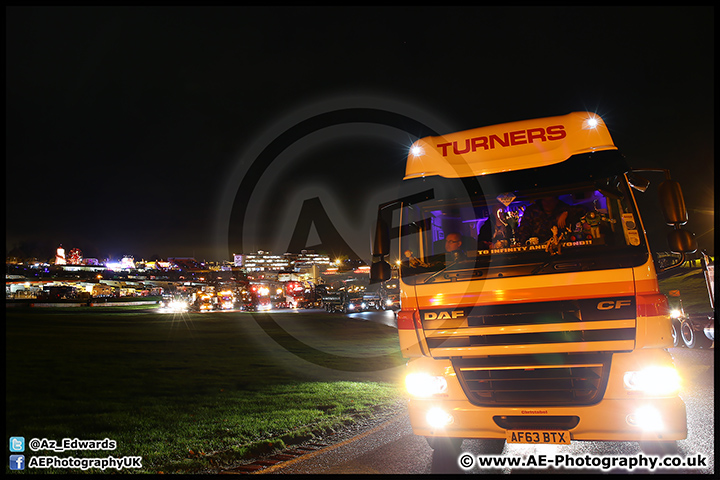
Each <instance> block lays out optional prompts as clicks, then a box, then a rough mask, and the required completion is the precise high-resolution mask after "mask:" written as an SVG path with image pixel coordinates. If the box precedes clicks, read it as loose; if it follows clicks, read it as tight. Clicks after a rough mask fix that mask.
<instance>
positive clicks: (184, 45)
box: [6, 7, 714, 260]
mask: <svg viewBox="0 0 720 480" xmlns="http://www.w3.org/2000/svg"><path fill="white" fill-rule="evenodd" d="M345 108H356V109H362V108H366V109H367V108H370V109H373V111H374V113H372V112H371V113H372V114H371V115H369V116H367V115H365V116H364V115H363V114H362V112H360V113H353V112H350V113H348V114H347V115H346V118H344V119H343V120H342V121H339V120H337V119H333V120H332V121H331V123H330V124H325V123H322V122H319V123H317V122H316V124H313V125H309V126H308V127H307V129H306V131H305V132H304V133H300V134H297V135H296V138H295V139H294V140H292V141H290V140H287V141H286V142H285V143H286V146H287V147H288V148H285V149H282V148H281V149H280V150H278V151H277V152H276V153H277V155H276V157H274V158H276V160H273V162H272V166H271V167H269V168H268V169H267V170H265V171H264V172H263V173H262V175H260V176H259V177H258V178H257V179H256V180H257V181H253V184H252V186H251V187H252V188H251V190H247V191H248V192H249V193H248V195H247V199H248V202H247V205H243V206H242V208H247V209H248V215H247V216H246V218H247V221H248V222H254V223H253V224H252V225H247V228H246V226H243V228H244V230H243V231H244V232H245V233H244V237H243V240H242V248H243V249H244V250H245V251H246V253H247V252H249V251H254V250H256V249H265V250H272V251H273V252H275V253H283V252H282V251H281V250H283V249H284V246H286V245H288V243H289V238H290V236H291V233H292V231H293V227H294V226H295V223H296V222H297V218H298V212H299V211H300V207H301V205H302V203H303V201H304V200H306V199H308V198H312V197H314V196H318V197H319V198H320V199H321V201H322V204H323V206H324V207H325V209H326V210H327V213H328V216H329V217H330V219H331V221H332V222H333V223H334V224H335V226H336V228H337V230H338V231H339V232H340V234H341V235H343V236H345V237H353V240H351V239H350V238H348V243H353V242H355V244H354V248H355V249H356V250H362V249H363V248H364V246H367V250H368V251H369V235H370V234H369V230H370V229H371V228H372V224H371V221H370V220H369V217H371V214H370V213H368V212H372V210H373V208H375V207H372V205H371V204H372V203H373V202H375V205H377V203H378V202H377V201H378V199H380V201H382V198H383V194H384V193H385V192H387V191H388V189H390V188H392V185H393V184H394V183H396V182H400V180H401V177H402V174H403V168H404V167H403V155H404V150H403V149H404V148H406V147H407V145H409V143H410V142H411V141H412V140H413V138H411V137H412V136H413V135H425V134H428V133H430V131H431V130H443V129H447V131H438V133H449V132H450V131H453V130H464V129H469V128H475V127H479V126H484V125H490V124H495V123H501V122H507V121H514V120H523V119H528V118H536V117H544V116H552V115H562V114H566V113H569V112H571V111H577V110H586V109H587V110H592V111H595V112H597V113H599V114H601V115H602V116H603V118H604V119H605V121H606V123H607V124H608V125H609V128H610V131H611V134H612V135H613V138H614V140H615V143H616V144H617V145H618V146H619V147H620V148H621V150H623V151H624V153H625V154H626V155H627V157H628V158H629V159H630V162H631V164H632V165H634V166H638V167H639V166H643V167H652V168H672V171H673V178H675V179H677V180H679V181H681V182H682V184H683V191H684V193H685V196H686V201H687V204H688V207H689V209H690V216H691V220H690V222H689V223H688V228H690V229H692V230H694V231H695V233H696V234H697V236H698V238H699V241H700V244H701V246H702V247H704V248H707V249H709V250H710V251H711V252H712V251H713V250H714V231H713V225H714V182H713V178H714V167H713V155H714V9H713V8H679V7H667V8H658V7H642V8H624V7H619V8H546V7H539V8H431V7H427V8H417V7H403V8H398V7H392V8H390V7H388V8H381V7H367V8H327V7H322V8H289V7H273V8H264V7H263V8H240V7H238V8H197V7H187V8H180V7H175V8H135V7H134V8H116V7H112V8H90V7H74V8H68V7H62V8H55V7H8V8H6V174H7V176H6V188H7V190H6V200H7V201H6V253H7V252H8V251H10V250H12V249H14V248H22V249H24V250H28V251H30V250H35V251H37V252H38V253H37V254H39V255H40V256H41V257H46V258H50V257H51V256H52V255H53V252H54V249H55V247H56V246H57V245H59V244H62V245H63V246H64V247H65V248H66V249H70V248H80V249H81V250H82V251H83V252H84V254H85V255H86V256H94V257H98V258H107V257H108V256H111V257H113V258H118V257H121V256H122V255H125V254H131V255H134V256H135V257H136V258H150V257H151V256H153V255H157V256H159V257H161V258H167V257H174V256H179V257H185V256H194V257H196V258H198V259H207V260H226V259H230V254H231V253H240V252H236V251H233V249H234V248H235V246H237V242H235V243H234V244H233V245H232V246H229V245H228V230H232V228H230V227H229V226H228V223H229V222H230V221H231V219H233V218H235V217H234V216H233V215H232V212H233V209H237V208H239V206H238V205H234V202H235V198H236V192H237V191H238V187H239V186H240V185H241V184H242V180H243V178H246V177H245V176H244V175H245V174H246V173H247V172H248V171H249V169H250V168H251V166H252V164H253V162H254V161H255V159H256V158H257V157H258V155H259V153H260V152H261V151H263V148H264V147H265V146H267V145H270V144H271V143H272V142H273V140H276V139H278V138H285V137H282V135H283V134H284V133H285V132H287V131H288V130H292V128H293V127H294V126H296V125H298V124H302V122H303V120H305V119H308V118H311V117H313V116H314V115H318V114H319V113H325V112H330V111H337V110H342V109H345ZM388 111H393V112H394V115H395V116H394V118H391V119H389V121H387V122H386V121H385V119H384V117H383V115H382V113H383V112H388ZM390 116H392V115H390ZM332 122H336V123H337V126H336V128H332V127H333V124H332ZM425 127H427V128H425ZM246 187H247V184H246V185H245V188H246ZM378 192H380V193H378ZM238 198H240V197H238ZM370 207H372V208H370ZM366 230H367V231H368V232H367V233H365V231H366ZM356 237H357V238H356ZM360 237H362V238H361V239H360V240H358V238H360ZM315 240H316V239H315ZM231 243H232V242H231ZM312 243H313V239H308V245H311V244H312ZM357 245H361V246H359V247H358V246H357ZM358 253H359V254H360V255H361V256H367V252H365V251H363V252H360V251H358Z"/></svg>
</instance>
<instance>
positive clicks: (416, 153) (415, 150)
mask: <svg viewBox="0 0 720 480" xmlns="http://www.w3.org/2000/svg"><path fill="white" fill-rule="evenodd" d="M410 153H411V154H412V155H413V157H421V156H423V155H425V150H423V148H422V147H421V146H419V145H413V146H412V147H410Z"/></svg>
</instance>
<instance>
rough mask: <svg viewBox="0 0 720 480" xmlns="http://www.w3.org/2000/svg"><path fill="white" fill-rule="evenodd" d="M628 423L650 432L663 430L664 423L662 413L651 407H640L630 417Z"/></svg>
mask: <svg viewBox="0 0 720 480" xmlns="http://www.w3.org/2000/svg"><path fill="white" fill-rule="evenodd" d="M627 423H628V424H630V425H632V426H634V427H640V428H642V429H643V430H646V431H650V432H655V431H658V430H662V429H663V421H662V416H661V415H660V412H659V411H658V410H657V409H656V408H653V407H649V406H645V407H640V408H638V409H637V410H636V411H635V413H631V414H630V415H628V416H627Z"/></svg>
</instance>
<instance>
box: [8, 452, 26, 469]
mask: <svg viewBox="0 0 720 480" xmlns="http://www.w3.org/2000/svg"><path fill="white" fill-rule="evenodd" d="M10 470H25V455H10Z"/></svg>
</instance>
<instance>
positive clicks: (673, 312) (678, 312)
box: [670, 309, 683, 318]
mask: <svg viewBox="0 0 720 480" xmlns="http://www.w3.org/2000/svg"><path fill="white" fill-rule="evenodd" d="M682 316H683V313H682V310H678V309H674V310H670V317H671V318H680V317H682Z"/></svg>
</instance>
